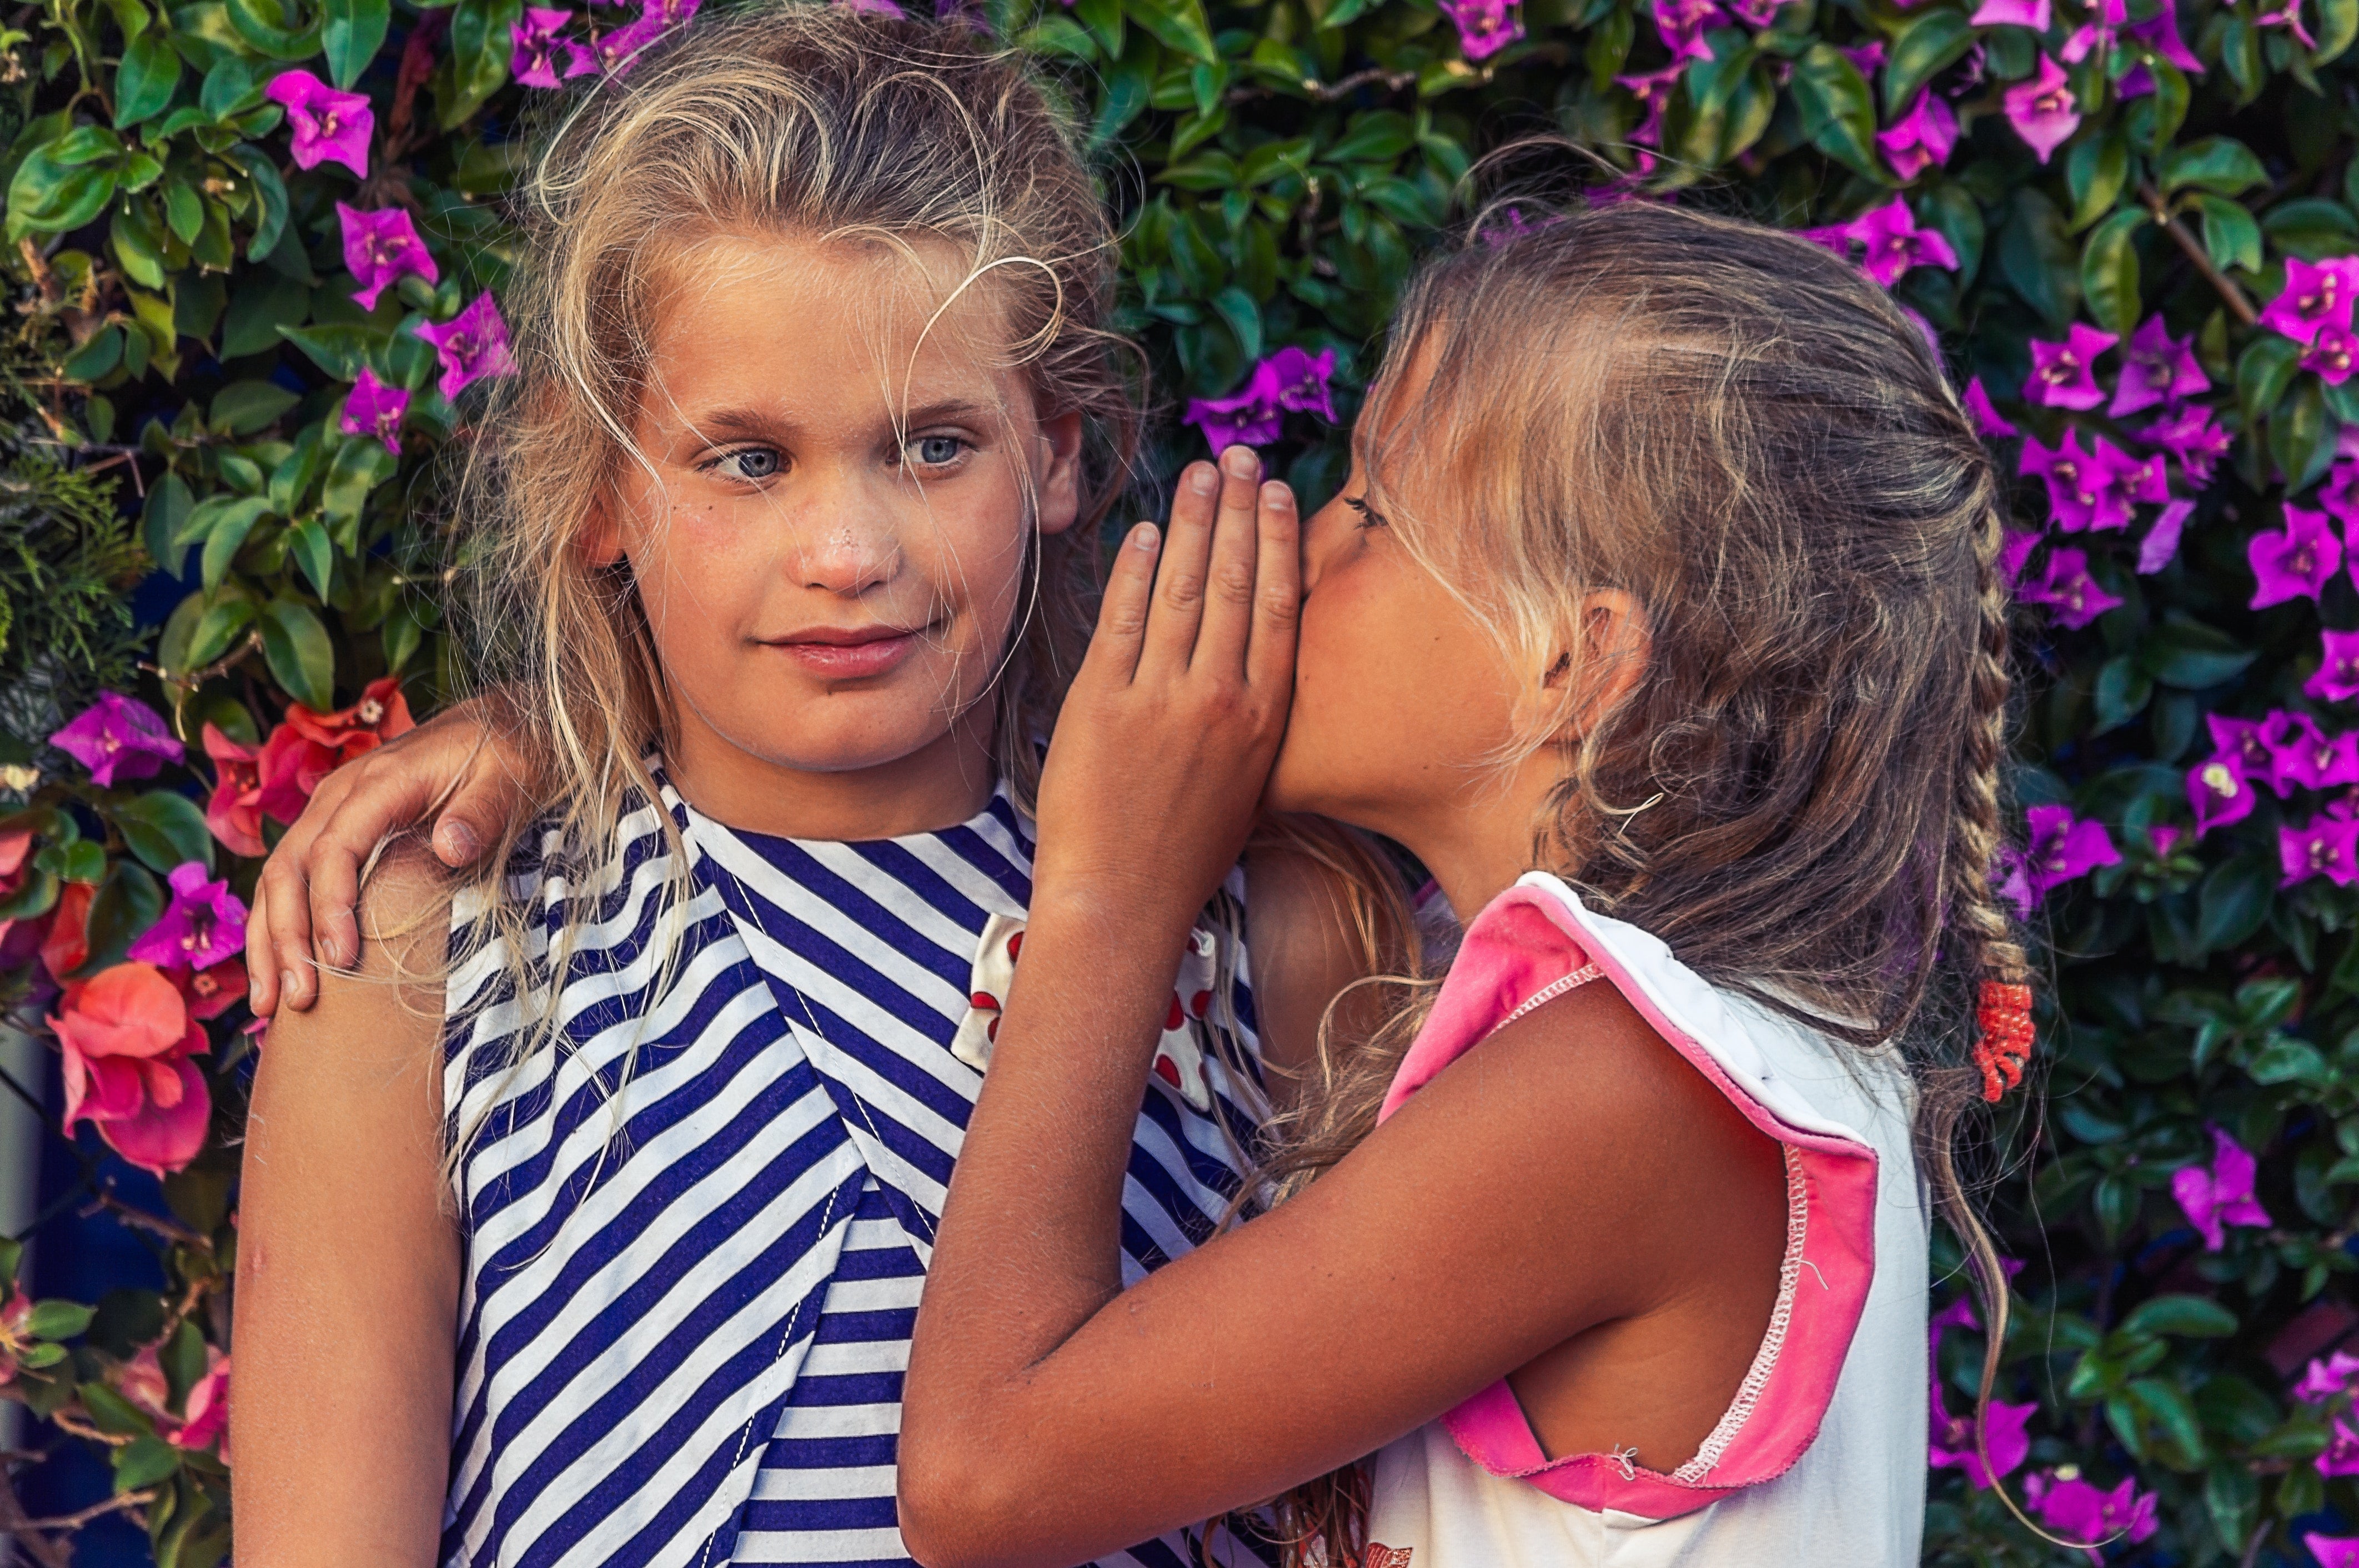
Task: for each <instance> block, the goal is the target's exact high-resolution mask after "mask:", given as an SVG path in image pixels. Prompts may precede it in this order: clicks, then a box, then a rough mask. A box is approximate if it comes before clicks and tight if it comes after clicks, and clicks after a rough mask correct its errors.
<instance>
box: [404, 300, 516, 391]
mask: <svg viewBox="0 0 2359 1568" xmlns="http://www.w3.org/2000/svg"><path fill="white" fill-rule="evenodd" d="M418 335H419V337H421V338H424V339H425V340H426V341H427V342H428V343H432V344H433V345H434V352H435V353H436V354H438V355H439V356H440V358H441V361H442V376H441V379H440V380H439V381H437V382H436V383H435V386H436V387H438V388H440V391H441V393H442V396H444V397H457V396H458V395H459V394H460V393H461V392H462V391H464V390H465V389H466V388H467V387H470V386H472V385H473V384H474V383H475V382H478V381H481V380H483V379H484V377H486V376H506V375H507V374H509V373H510V372H511V371H513V370H515V369H516V357H515V356H514V355H513V354H510V353H509V352H508V324H507V322H506V321H504V320H502V319H501V316H500V302H499V301H498V300H497V299H493V298H492V294H491V291H490V290H489V289H485V290H484V292H483V293H481V294H478V295H476V296H475V298H474V299H473V302H471V303H470V304H469V305H468V306H467V308H466V309H465V310H462V311H460V312H459V313H458V314H457V315H455V316H453V317H451V319H450V320H449V321H445V322H443V323H442V324H441V325H440V326H439V327H438V326H421V327H419V329H418Z"/></svg>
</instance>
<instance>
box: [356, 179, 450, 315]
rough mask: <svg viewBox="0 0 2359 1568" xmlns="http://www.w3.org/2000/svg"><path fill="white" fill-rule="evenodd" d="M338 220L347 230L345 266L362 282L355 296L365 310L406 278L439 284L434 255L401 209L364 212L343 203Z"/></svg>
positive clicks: (371, 307)
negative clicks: (387, 290)
mask: <svg viewBox="0 0 2359 1568" xmlns="http://www.w3.org/2000/svg"><path fill="white" fill-rule="evenodd" d="M336 217H337V219H338V220H339V221H340V222H341V223H342V224H343V229H344V266H345V267H348V268H350V269H351V271H352V275H353V278H355V279H357V280H358V281H359V283H360V286H361V287H360V291H359V292H358V293H356V294H354V295H353V299H355V300H356V301H358V302H359V304H360V308H361V309H362V310H375V309H376V302H377V298H378V296H380V295H382V294H383V293H384V292H385V291H386V289H387V288H388V287H390V286H391V285H393V284H395V283H398V282H399V281H400V280H401V279H403V278H424V279H425V280H426V281H427V282H429V283H434V282H439V281H440V279H441V277H442V274H441V272H440V270H439V269H438V268H437V267H435V265H434V253H433V252H431V251H429V250H428V249H427V248H426V242H425V241H424V240H421V239H419V237H418V225H417V224H416V223H412V222H411V221H410V217H409V214H408V212H403V211H402V210H401V209H400V208H398V207H386V208H383V209H381V210H379V211H377V212H362V211H361V210H360V209H358V208H357V207H353V206H350V205H348V204H346V203H344V202H342V201H339V202H337V203H336Z"/></svg>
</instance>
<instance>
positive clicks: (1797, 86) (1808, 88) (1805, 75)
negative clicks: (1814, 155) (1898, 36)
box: [1791, 44, 1881, 180]
mask: <svg viewBox="0 0 2359 1568" xmlns="http://www.w3.org/2000/svg"><path fill="white" fill-rule="evenodd" d="M1791 91H1792V93H1793V94H1794V105H1795V107H1796V108H1797V109H1799V111H1800V112H1801V116H1802V135H1803V136H1806V137H1808V138H1809V139H1810V142H1811V143H1812V144H1813V145H1814V146H1816V147H1818V148H1819V150H1820V151H1821V152H1823V153H1825V154H1826V155H1827V156H1828V157H1829V158H1834V159H1835V160H1837V161H1838V162H1841V163H1844V164H1848V165H1849V166H1850V167H1852V168H1853V169H1857V170H1858V171H1859V172H1860V173H1862V174H1864V175H1866V176H1867V177H1868V178H1869V179H1871V180H1874V179H1877V178H1880V177H1881V171H1880V169H1879V168H1878V166H1877V164H1876V161H1875V97H1874V96H1873V95H1872V94H1870V93H1869V92H1868V90H1867V78H1865V77H1864V76H1862V75H1861V74H1860V73H1859V67H1857V66H1855V65H1854V64H1853V63H1852V62H1851V61H1850V60H1848V59H1846V58H1845V57H1844V56H1843V52H1842V51H1841V50H1839V49H1836V48H1835V47H1834V46H1833V45H1832V44H1813V45H1812V46H1811V47H1810V50H1809V52H1807V53H1805V54H1804V55H1803V56H1802V58H1801V59H1800V60H1796V61H1795V62H1794V77H1793V81H1792V83H1791Z"/></svg>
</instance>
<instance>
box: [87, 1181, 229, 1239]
mask: <svg viewBox="0 0 2359 1568" xmlns="http://www.w3.org/2000/svg"><path fill="white" fill-rule="evenodd" d="M101 1210H104V1211H105V1212H106V1213H108V1214H113V1215H114V1217H115V1218H116V1219H119V1220H121V1221H122V1222H123V1223H124V1224H125V1225H129V1226H131V1227H132V1228H133V1229H135V1230H145V1231H152V1232H154V1233H155V1234H156V1235H158V1236H162V1237H163V1238H164V1239H165V1240H167V1241H173V1242H178V1243H179V1245H181V1246H182V1247H202V1248H203V1249H205V1250H206V1251H208V1252H210V1251H212V1245H213V1244H212V1238H211V1237H208V1236H199V1235H198V1234H197V1233H196V1232H195V1231H192V1230H190V1228H189V1227H188V1226H186V1225H179V1224H176V1223H175V1222H173V1221H171V1220H168V1219H166V1218H164V1216H163V1215H161V1214H149V1213H148V1212H147V1210H145V1209H143V1208H139V1207H137V1206H136V1205H135V1204H131V1203H125V1202H124V1201H123V1200H122V1199H120V1198H118V1197H116V1196H115V1195H114V1193H112V1192H107V1191H106V1190H105V1189H104V1188H101V1189H99V1192H98V1198H97V1201H96V1202H95V1203H92V1204H91V1205H90V1207H88V1208H86V1209H84V1210H83V1211H82V1213H83V1214H97V1213H98V1212H100V1211H101Z"/></svg>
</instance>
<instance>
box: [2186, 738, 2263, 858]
mask: <svg viewBox="0 0 2359 1568" xmlns="http://www.w3.org/2000/svg"><path fill="white" fill-rule="evenodd" d="M2257 800H2258V796H2257V795H2256V792H2255V790H2254V789H2253V784H2252V780H2250V779H2247V778H2245V768H2244V765H2243V764H2242V763H2241V762H2239V761H2238V760H2237V759H2236V758H2235V757H2231V756H2225V755H2218V756H2212V757H2205V758H2204V759H2203V760H2202V761H2201V762H2199V763H2197V764H2196V765H2195V766H2194V767H2192V768H2189V769H2188V770H2187V803H2188V805H2189V806H2190V807H2192V808H2193V809H2194V811H2195V836H2196V837H2197V838H2199V839H2200V838H2201V837H2202V836H2203V835H2204V834H2205V833H2210V832H2211V831H2212V829H2213V828H2223V827H2226V826H2227V825H2228V824H2229V823H2231V822H2243V821H2244V820H2245V818H2246V817H2249V816H2251V815H2252V814H2253V807H2254V805H2255V804H2256V803H2257Z"/></svg>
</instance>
